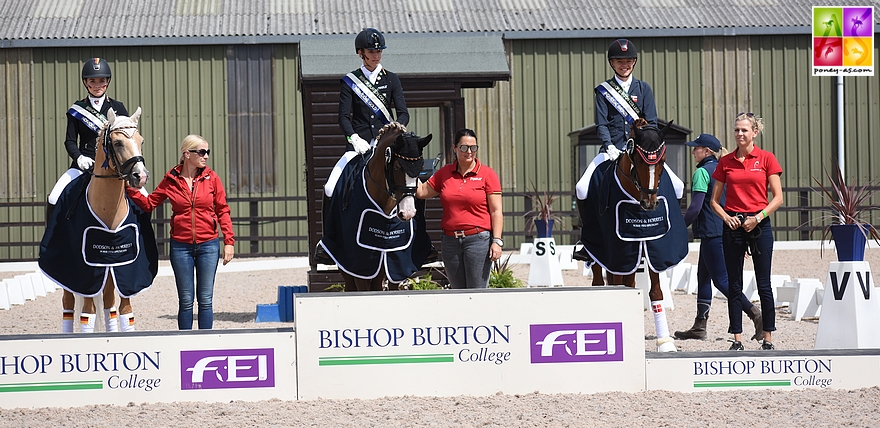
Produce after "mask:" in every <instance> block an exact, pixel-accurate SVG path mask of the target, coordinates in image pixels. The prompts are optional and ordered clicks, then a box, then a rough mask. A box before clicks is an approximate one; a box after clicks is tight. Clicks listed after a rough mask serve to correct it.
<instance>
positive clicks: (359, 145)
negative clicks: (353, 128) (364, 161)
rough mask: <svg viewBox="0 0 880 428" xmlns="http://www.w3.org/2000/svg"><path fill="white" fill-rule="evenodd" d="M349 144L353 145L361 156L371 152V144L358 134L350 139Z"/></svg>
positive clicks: (352, 135)
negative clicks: (368, 151)
mask: <svg viewBox="0 0 880 428" xmlns="http://www.w3.org/2000/svg"><path fill="white" fill-rule="evenodd" d="M348 142H350V143H351V145H352V147H354V151H356V152H358V154H359V155H362V154H364V153H366V152H367V150H370V143H369V142H367V140H364V139H363V138H361V136H360V135H358V134H351V137H348Z"/></svg>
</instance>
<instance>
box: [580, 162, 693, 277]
mask: <svg viewBox="0 0 880 428" xmlns="http://www.w3.org/2000/svg"><path fill="white" fill-rule="evenodd" d="M615 170H616V162H615V161H612V160H608V161H605V162H603V163H601V164H600V165H599V166H598V167H596V171H595V172H594V173H593V175H592V176H591V177H590V183H589V190H588V191H587V198H586V204H585V205H586V207H588V209H586V210H585V212H584V213H583V225H584V226H583V227H582V228H581V242H582V243H583V244H584V248H586V250H587V252H588V253H589V254H590V257H592V258H593V260H594V261H595V262H597V263H599V265H600V266H602V268H604V269H605V270H607V271H609V272H611V273H613V274H615V275H628V274H631V273H633V272H635V271H636V269H637V268H638V266H639V263H640V262H641V259H642V257H645V260H646V261H647V263H648V267H649V268H650V269H651V270H652V271H654V272H663V271H665V270H667V269H669V268H671V267H673V266H675V265H677V264H678V263H680V262H681V261H682V260H684V258H685V257H687V253H688V245H687V232H686V231H687V226H685V224H684V217H683V216H682V214H681V209H679V207H678V197H677V196H676V189H675V187H674V186H673V184H672V181H671V179H670V178H669V174H668V173H670V171H669V169H666V172H667V174H662V175H661V176H660V186H659V190H658V194H657V208H655V209H654V210H651V211H645V210H643V209H642V208H641V206H640V205H639V201H638V200H637V199H635V198H633V197H632V196H630V194H629V193H627V192H626V190H624V188H623V187H622V185H621V183H620V181H619V179H618V177H617V174H616V173H615Z"/></svg>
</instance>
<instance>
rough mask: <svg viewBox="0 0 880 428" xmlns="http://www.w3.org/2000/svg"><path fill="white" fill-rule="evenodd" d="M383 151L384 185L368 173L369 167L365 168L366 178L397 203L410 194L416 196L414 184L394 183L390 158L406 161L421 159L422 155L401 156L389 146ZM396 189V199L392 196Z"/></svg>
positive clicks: (392, 165) (392, 163) (392, 164)
mask: <svg viewBox="0 0 880 428" xmlns="http://www.w3.org/2000/svg"><path fill="white" fill-rule="evenodd" d="M385 151H386V153H385V182H386V183H385V186H382V185H381V184H379V183H378V182H376V180H375V179H373V176H372V175H371V174H370V170H369V168H367V170H366V172H367V178H369V179H370V181H372V182H373V184H375V185H376V186H379V187H380V188H382V190H384V191H385V193H387V194H388V196H389V197H390V198H391V199H394V200H395V201H397V205H400V201H402V200H403V199H404V198H406V197H407V196H412V197H415V196H416V189H417V187H416V186H396V185H395V184H394V162H393V161H392V158H394V157H396V158H398V159H403V160H406V161H410V162H414V161H417V160H420V159H422V156H421V155H419V157H415V158H411V157H407V156H403V155H400V154H397V153H394V152H393V151H392V150H391V147H386V148H385ZM373 156H376V154H375V153H373ZM404 174H406V173H405V172H404ZM396 191H399V192H400V199H397V197H396V196H394V192H396Z"/></svg>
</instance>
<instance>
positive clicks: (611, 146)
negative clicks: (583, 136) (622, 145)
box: [605, 144, 620, 160]
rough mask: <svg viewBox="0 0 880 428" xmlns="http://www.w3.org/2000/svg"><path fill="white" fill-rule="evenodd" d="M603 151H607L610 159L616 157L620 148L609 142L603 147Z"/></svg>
mask: <svg viewBox="0 0 880 428" xmlns="http://www.w3.org/2000/svg"><path fill="white" fill-rule="evenodd" d="M605 153H608V156H610V158H611V160H614V159H617V158H618V157H619V156H620V149H618V148H617V146H615V145H614V144H609V145H608V147H606V148H605Z"/></svg>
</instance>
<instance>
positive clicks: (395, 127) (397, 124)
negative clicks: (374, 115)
mask: <svg viewBox="0 0 880 428" xmlns="http://www.w3.org/2000/svg"><path fill="white" fill-rule="evenodd" d="M391 130H398V131H400V133H401V134H403V133H405V132H406V126H403V124H402V123H400V122H391V123H389V124H387V125H385V126H383V127H382V129H380V130H379V134H378V135H376V141H379V140H381V139H382V135H384V134H385V132H386V131H391Z"/></svg>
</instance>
